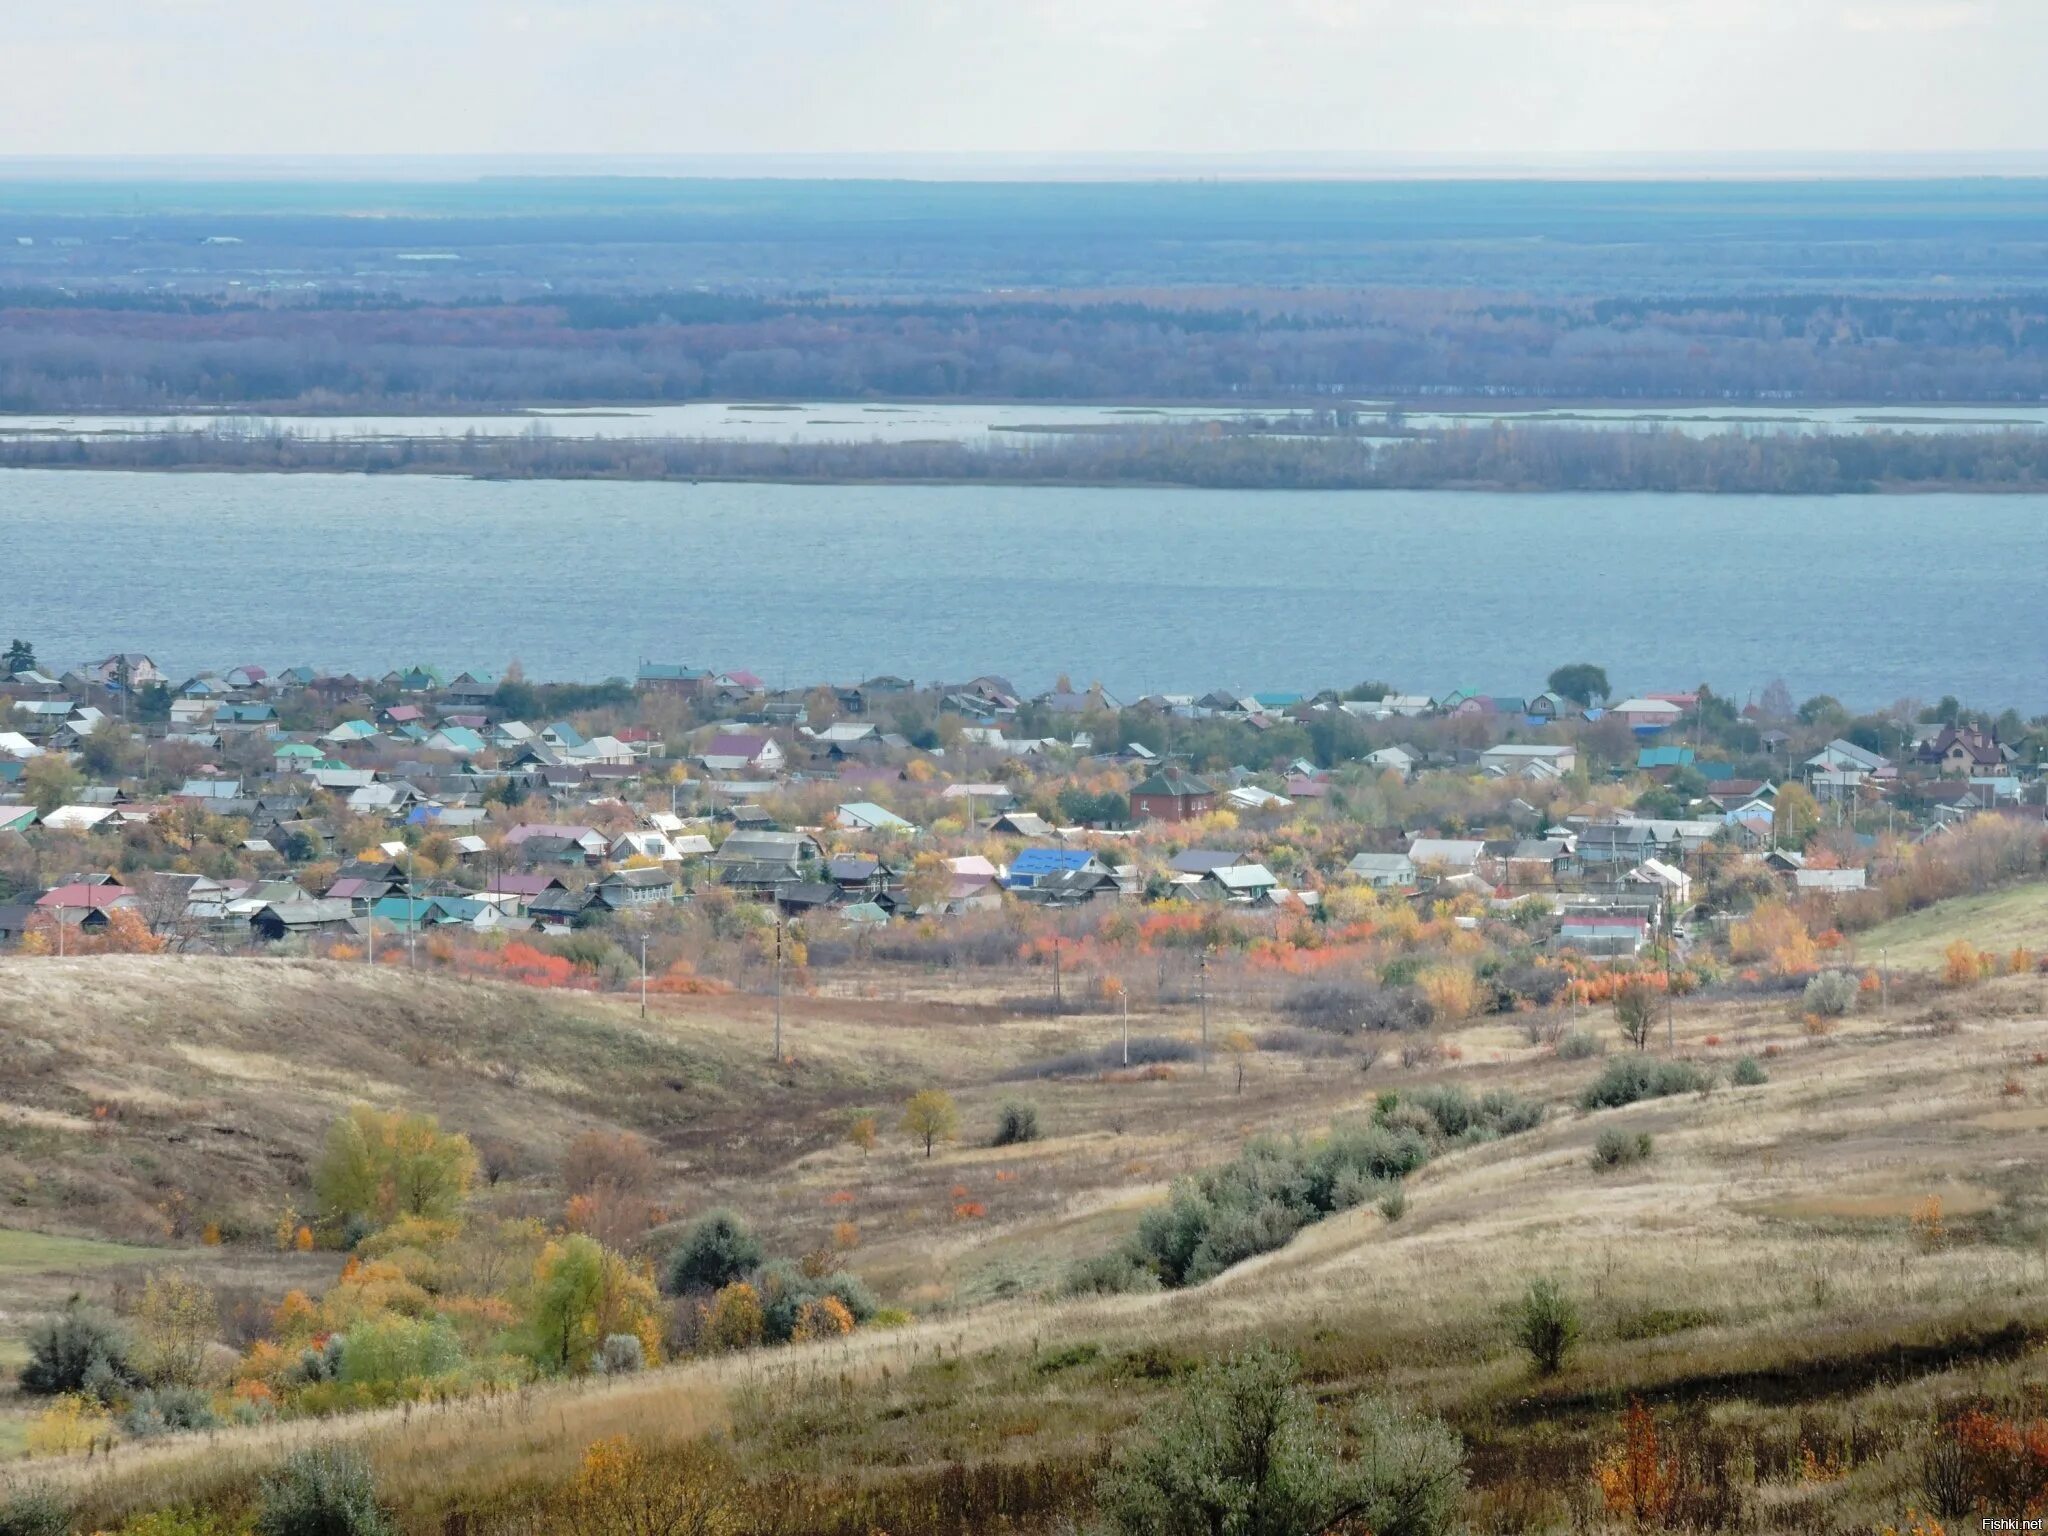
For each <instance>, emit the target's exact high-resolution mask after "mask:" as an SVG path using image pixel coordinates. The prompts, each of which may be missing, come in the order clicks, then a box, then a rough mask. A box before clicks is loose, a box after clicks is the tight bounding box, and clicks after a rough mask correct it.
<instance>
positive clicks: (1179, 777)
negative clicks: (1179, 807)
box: [1131, 768, 1216, 796]
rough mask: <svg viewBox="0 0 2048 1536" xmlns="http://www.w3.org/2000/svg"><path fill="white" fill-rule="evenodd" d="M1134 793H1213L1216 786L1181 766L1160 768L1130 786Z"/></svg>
mask: <svg viewBox="0 0 2048 1536" xmlns="http://www.w3.org/2000/svg"><path fill="white" fill-rule="evenodd" d="M1131 793H1132V794H1134V795H1175V796H1188V795H1213V794H1215V793H1216V786H1215V785H1213V784H1211V783H1210V782H1209V781H1208V780H1207V779H1198V778H1196V777H1195V776H1194V775H1193V774H1192V773H1189V772H1187V771H1186V770H1185V769H1181V768H1161V769H1158V770H1157V771H1156V772H1154V773H1152V774H1149V775H1148V776H1147V777H1145V778H1144V779H1142V780H1141V781H1139V782H1138V783H1137V784H1134V785H1133V786H1132V787H1131Z"/></svg>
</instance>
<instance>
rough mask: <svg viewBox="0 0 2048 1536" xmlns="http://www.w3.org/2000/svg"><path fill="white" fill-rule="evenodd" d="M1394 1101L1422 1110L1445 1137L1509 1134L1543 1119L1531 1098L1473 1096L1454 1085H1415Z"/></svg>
mask: <svg viewBox="0 0 2048 1536" xmlns="http://www.w3.org/2000/svg"><path fill="white" fill-rule="evenodd" d="M1395 1102H1396V1104H1408V1105H1411V1106H1413V1107H1414V1108H1416V1109H1419V1110H1421V1111H1422V1112H1423V1113H1424V1114H1425V1115H1427V1116H1428V1117H1429V1119H1430V1120H1431V1121H1432V1122H1433V1123H1434V1124H1435V1127H1436V1131H1437V1134H1438V1135H1440V1136H1441V1137H1443V1138H1444V1139H1445V1140H1457V1139H1460V1138H1466V1139H1479V1140H1490V1139H1491V1138H1493V1137H1496V1136H1512V1135H1514V1134H1516V1133H1517V1132H1519V1131H1527V1130H1533V1129H1534V1128H1535V1127H1536V1126H1538V1125H1540V1124H1541V1123H1542V1121H1543V1106H1542V1105H1541V1104H1539V1103H1537V1102H1536V1101H1535V1100H1534V1099H1526V1098H1523V1097H1522V1096H1521V1095H1520V1094H1514V1093H1506V1092H1501V1091H1498V1090H1496V1091H1495V1092H1492V1093H1488V1094H1486V1095H1485V1096H1484V1097H1483V1098H1478V1099H1474V1098H1473V1097H1472V1095H1471V1094H1469V1093H1467V1092H1466V1091H1465V1090H1464V1089H1463V1088H1460V1087H1457V1086H1456V1085H1454V1084H1447V1085H1431V1086H1428V1087H1423V1088H1417V1089H1414V1090H1412V1091H1411V1092H1409V1093H1408V1094H1407V1095H1406V1097H1405V1098H1401V1099H1397V1100H1396V1101H1395Z"/></svg>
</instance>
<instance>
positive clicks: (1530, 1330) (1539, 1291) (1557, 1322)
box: [1512, 1279, 1581, 1376]
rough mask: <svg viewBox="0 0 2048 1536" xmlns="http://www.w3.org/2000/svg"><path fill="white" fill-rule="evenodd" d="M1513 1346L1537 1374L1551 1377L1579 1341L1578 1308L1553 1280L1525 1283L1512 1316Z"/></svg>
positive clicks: (1559, 1368) (1562, 1366) (1562, 1364)
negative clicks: (1524, 1289) (1520, 1352)
mask: <svg viewBox="0 0 2048 1536" xmlns="http://www.w3.org/2000/svg"><path fill="white" fill-rule="evenodd" d="M1512 1322H1513V1327H1514V1337H1515V1343H1516V1344H1517V1345H1519V1346H1520V1347H1521V1349H1522V1351H1523V1353H1525V1354H1526V1355H1528V1357H1529V1363H1530V1364H1531V1365H1533V1366H1534V1367H1535V1368H1536V1371H1537V1374H1538V1375H1542V1376H1554V1375H1556V1374H1557V1373H1558V1372H1559V1371H1560V1370H1562V1369H1564V1362H1565V1359H1566V1357H1567V1356H1569V1355H1570V1354H1571V1352H1572V1347H1573V1346H1574V1345H1576V1344H1577V1343H1578V1341H1579V1334H1580V1332H1581V1325H1580V1322H1579V1309H1578V1307H1577V1305H1576V1304H1574V1302H1573V1301H1572V1299H1571V1298H1570V1297H1569V1296H1567V1295H1566V1294H1565V1293H1564V1290H1563V1288H1562V1287H1561V1286H1559V1285H1558V1283H1557V1282H1556V1281H1555V1280H1550V1279H1540V1280H1532V1281H1530V1282H1529V1288H1528V1289H1527V1290H1526V1291H1524V1292H1523V1293H1522V1299H1521V1300H1520V1301H1519V1302H1517V1303H1516V1304H1515V1308H1514V1312H1513V1315H1512Z"/></svg>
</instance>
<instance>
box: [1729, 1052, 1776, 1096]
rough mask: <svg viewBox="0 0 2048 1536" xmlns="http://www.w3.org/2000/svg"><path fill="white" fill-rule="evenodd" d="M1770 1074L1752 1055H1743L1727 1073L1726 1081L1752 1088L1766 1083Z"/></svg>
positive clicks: (1739, 1086)
mask: <svg viewBox="0 0 2048 1536" xmlns="http://www.w3.org/2000/svg"><path fill="white" fill-rule="evenodd" d="M1770 1080H1771V1074H1770V1073H1768V1072H1766V1071H1765V1070H1764V1064H1763V1063H1762V1062H1760V1061H1758V1060H1757V1059H1756V1058H1755V1057H1754V1056H1745V1057H1743V1058H1742V1060H1740V1061H1738V1062H1736V1063H1735V1070H1734V1071H1732V1072H1730V1073H1729V1074H1728V1081H1729V1082H1731V1083H1733V1084H1734V1085H1735V1086H1736V1087H1738V1088H1754V1087H1756V1086H1758V1085H1759V1084H1761V1083H1768V1082H1769V1081H1770Z"/></svg>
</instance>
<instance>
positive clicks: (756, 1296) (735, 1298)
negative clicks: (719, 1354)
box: [702, 1280, 761, 1349]
mask: <svg viewBox="0 0 2048 1536" xmlns="http://www.w3.org/2000/svg"><path fill="white" fill-rule="evenodd" d="M702 1331H703V1337H704V1342H705V1343H706V1344H707V1345H708V1346H709V1347H711V1348H712V1349H751V1348H752V1347H753V1346H754V1345H756V1344H758V1343H760V1342H761V1296H760V1293H759V1292H758V1291H756V1290H755V1289H754V1288H753V1287H752V1286H751V1285H748V1284H747V1283H746V1282H745V1281H743V1280H736V1281H734V1282H733V1283H732V1284H731V1285H728V1286H725V1287H723V1288H722V1289H721V1290H720V1291H719V1293H718V1294H717V1295H716V1296H714V1297H713V1298H712V1299H711V1305H710V1306H709V1307H707V1308H706V1309H705V1315H704V1326H703V1330H702Z"/></svg>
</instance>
